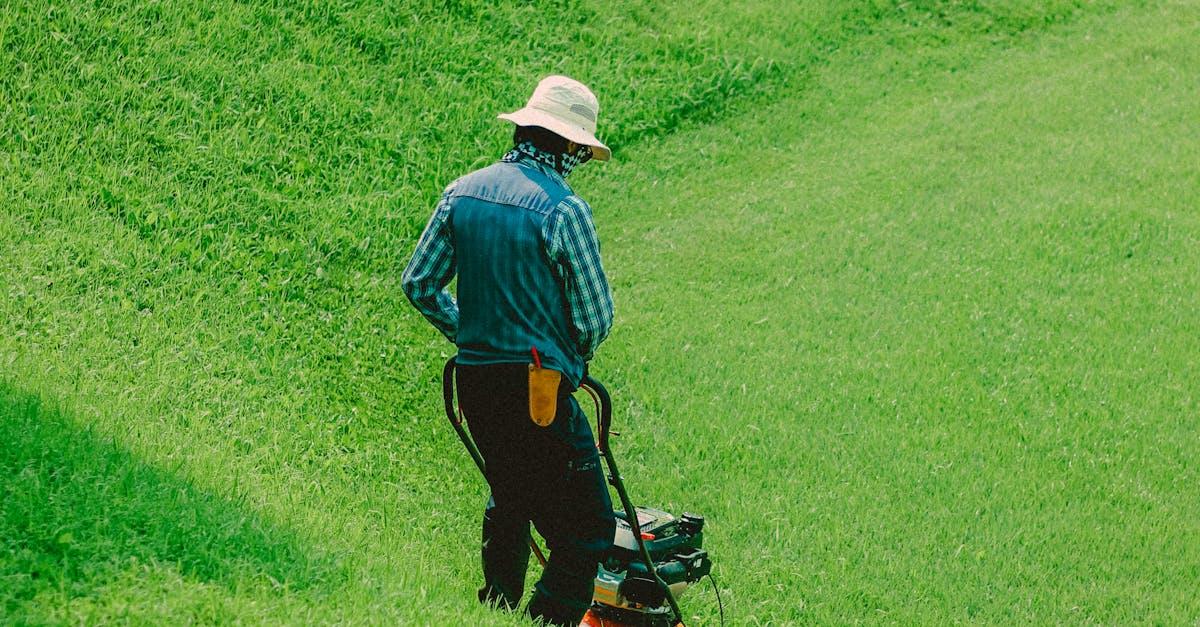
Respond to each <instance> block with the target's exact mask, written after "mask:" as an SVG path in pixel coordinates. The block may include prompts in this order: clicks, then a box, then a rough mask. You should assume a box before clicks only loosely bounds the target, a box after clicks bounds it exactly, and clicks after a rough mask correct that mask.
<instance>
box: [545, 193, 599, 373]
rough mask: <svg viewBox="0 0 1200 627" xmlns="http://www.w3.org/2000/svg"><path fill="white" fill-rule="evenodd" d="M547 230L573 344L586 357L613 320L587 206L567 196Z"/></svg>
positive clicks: (597, 241)
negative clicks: (567, 312) (565, 304)
mask: <svg viewBox="0 0 1200 627" xmlns="http://www.w3.org/2000/svg"><path fill="white" fill-rule="evenodd" d="M550 231H551V232H550V236H549V238H548V241H549V243H550V246H549V248H550V250H549V251H548V252H549V253H550V258H551V259H554V260H556V262H557V268H558V272H559V274H560V277H559V278H560V280H561V281H562V283H563V291H564V292H565V294H566V300H567V307H568V309H569V310H570V324H571V330H572V334H573V336H574V340H575V343H576V348H577V350H578V351H579V354H580V356H582V357H583V359H584V360H590V359H591V358H592V356H593V355H595V352H596V348H597V347H599V346H600V343H601V342H603V341H604V339H605V338H606V337H608V333H609V331H610V330H611V329H612V321H613V300H612V290H611V289H610V288H609V285H608V277H606V276H605V275H604V266H603V265H601V263H600V241H599V238H598V237H597V236H596V225H595V224H594V223H593V222H592V209H591V207H589V206H588V204H587V203H586V202H584V201H583V199H582V198H579V197H578V196H569V197H567V198H566V199H565V200H563V201H562V202H561V203H559V205H558V207H557V208H556V210H555V215H554V218H553V220H552V222H551V224H550Z"/></svg>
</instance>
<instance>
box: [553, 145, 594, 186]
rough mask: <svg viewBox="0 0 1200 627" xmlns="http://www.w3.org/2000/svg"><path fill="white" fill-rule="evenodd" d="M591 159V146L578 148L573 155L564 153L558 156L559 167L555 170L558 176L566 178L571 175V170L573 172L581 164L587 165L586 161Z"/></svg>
mask: <svg viewBox="0 0 1200 627" xmlns="http://www.w3.org/2000/svg"><path fill="white" fill-rule="evenodd" d="M591 158H592V147H591V146H580V147H579V148H576V149H575V152H574V153H567V152H564V153H563V154H561V155H558V162H559V167H558V168H557V169H558V172H559V174H562V175H563V178H566V177H567V175H569V174H570V173H571V170H574V169H575V168H576V167H577V166H579V165H581V164H584V163H587V162H588V160H589V159H591Z"/></svg>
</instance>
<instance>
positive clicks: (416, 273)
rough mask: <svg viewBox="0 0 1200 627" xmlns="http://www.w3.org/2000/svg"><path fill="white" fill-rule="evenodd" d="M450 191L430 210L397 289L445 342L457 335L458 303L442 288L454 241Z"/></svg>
mask: <svg viewBox="0 0 1200 627" xmlns="http://www.w3.org/2000/svg"><path fill="white" fill-rule="evenodd" d="M450 191H451V190H449V189H447V190H446V192H445V193H444V194H442V199H441V201H440V202H438V205H437V208H436V209H434V212H433V217H431V218H430V219H429V224H428V225H426V226H425V232H424V233H422V234H421V239H420V241H418V242H417V249H416V250H415V251H413V256H412V259H410V260H409V261H408V267H406V268H405V269H404V276H403V278H402V279H401V286H402V287H403V289H404V294H405V295H406V296H408V300H409V301H411V302H412V304H413V306H414V307H416V308H417V311H419V312H421V315H423V316H425V319H426V320H428V321H429V322H430V324H432V325H433V326H434V327H435V328H437V330H438V331H440V332H441V333H442V335H444V336H446V339H448V340H450V341H451V342H453V341H454V339H455V337H456V336H457V334H458V303H456V302H455V301H454V297H453V296H451V295H450V291H449V290H447V289H446V286H447V285H448V284H449V283H450V279H452V278H454V273H455V259H454V240H453V238H452V237H451V234H450V224H449V218H450Z"/></svg>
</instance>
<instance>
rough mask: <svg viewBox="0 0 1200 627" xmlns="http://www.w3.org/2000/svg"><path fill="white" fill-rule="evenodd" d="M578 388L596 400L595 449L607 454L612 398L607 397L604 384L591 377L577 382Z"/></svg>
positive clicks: (585, 377) (586, 376) (588, 376)
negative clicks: (596, 430)
mask: <svg viewBox="0 0 1200 627" xmlns="http://www.w3.org/2000/svg"><path fill="white" fill-rule="evenodd" d="M579 387H581V388H585V391H587V392H589V393H590V394H591V395H592V397H593V398H595V399H596V405H597V407H598V408H599V409H598V413H599V415H598V416H597V417H596V426H597V429H598V430H599V433H597V434H596V438H597V440H598V443H597V448H599V449H600V452H601V453H608V435H609V433H610V431H611V430H612V397H611V396H609V395H608V390H607V389H605V387H604V384H603V383H600V382H599V381H597V380H596V379H595V378H594V377H592V375H590V374H588V375H584V376H583V380H581V381H580V382H579Z"/></svg>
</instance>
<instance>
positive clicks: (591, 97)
mask: <svg viewBox="0 0 1200 627" xmlns="http://www.w3.org/2000/svg"><path fill="white" fill-rule="evenodd" d="M599 112H600V102H599V101H597V100H596V95H595V94H593V93H592V90H590V89H588V88H587V86H586V85H584V84H583V83H581V82H579V81H577V80H575V79H573V78H567V77H566V76H547V77H546V78H543V79H542V80H541V82H539V83H538V86H537V88H536V89H534V90H533V95H532V96H530V97H529V102H526V103H525V107H524V108H521V109H518V110H516V111H513V112H512V113H501V114H500V115H498V116H496V117H498V118H500V119H501V120H508V121H509V122H512V123H513V124H516V125H517V126H540V127H542V128H544V129H547V130H550V131H553V132H555V133H557V134H559V135H561V136H563V137H565V138H567V139H569V140H571V141H573V142H575V143H576V144H583V145H585V146H591V147H592V156H593V157H595V158H596V159H599V160H600V161H608V159H609V157H611V156H612V151H611V150H609V149H608V146H605V145H604V144H603V143H602V142H601V141H600V140H598V139H596V114H597V113H599Z"/></svg>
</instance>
